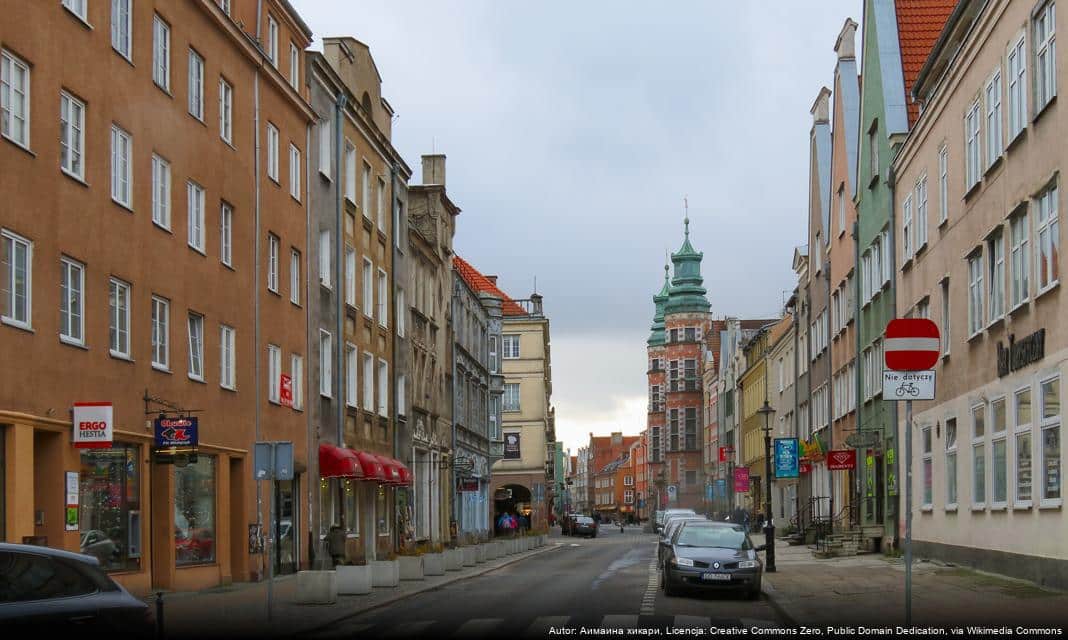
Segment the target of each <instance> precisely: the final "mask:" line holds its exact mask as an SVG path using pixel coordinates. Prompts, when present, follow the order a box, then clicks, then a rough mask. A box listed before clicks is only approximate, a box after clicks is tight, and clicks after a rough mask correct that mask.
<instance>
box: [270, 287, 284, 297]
mask: <svg viewBox="0 0 1068 640" xmlns="http://www.w3.org/2000/svg"><path fill="white" fill-rule="evenodd" d="M267 293H271V294H274V296H275V297H276V298H281V297H282V294H280V293H278V290H277V289H272V288H270V287H267Z"/></svg>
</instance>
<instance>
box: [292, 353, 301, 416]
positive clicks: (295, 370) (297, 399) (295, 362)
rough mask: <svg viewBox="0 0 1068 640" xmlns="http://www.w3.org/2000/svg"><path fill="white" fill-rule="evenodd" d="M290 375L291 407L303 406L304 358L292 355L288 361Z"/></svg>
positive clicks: (299, 407) (298, 407)
mask: <svg viewBox="0 0 1068 640" xmlns="http://www.w3.org/2000/svg"><path fill="white" fill-rule="evenodd" d="M289 371H290V376H291V377H292V379H293V408H294V409H303V408H304V358H303V357H302V356H298V355H293V356H291V358H290V361H289Z"/></svg>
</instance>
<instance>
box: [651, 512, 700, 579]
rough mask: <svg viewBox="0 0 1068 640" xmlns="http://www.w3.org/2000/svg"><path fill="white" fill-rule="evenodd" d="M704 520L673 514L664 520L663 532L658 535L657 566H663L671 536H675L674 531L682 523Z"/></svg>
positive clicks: (697, 517)
mask: <svg viewBox="0 0 1068 640" xmlns="http://www.w3.org/2000/svg"><path fill="white" fill-rule="evenodd" d="M705 519H707V518H705V516H688V515H681V514H673V515H672V517H670V518H668V520H665V521H664V530H663V532H662V533H661V534H660V541H659V543H658V544H657V566H663V561H664V556H665V555H666V553H668V549H669V548H670V547H671V536H672V535H674V534H675V530H676V529H678V527H679V526H680V525H681V524H682V522H688V521H692V520H705Z"/></svg>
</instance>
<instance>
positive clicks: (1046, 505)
mask: <svg viewBox="0 0 1068 640" xmlns="http://www.w3.org/2000/svg"><path fill="white" fill-rule="evenodd" d="M1062 503H1063V500H1061V499H1060V498H1054V499H1052V500H1042V501H1040V502H1039V503H1038V509H1039V511H1045V510H1047V509H1049V510H1053V509H1057V510H1059V509H1060V508H1061V505H1062Z"/></svg>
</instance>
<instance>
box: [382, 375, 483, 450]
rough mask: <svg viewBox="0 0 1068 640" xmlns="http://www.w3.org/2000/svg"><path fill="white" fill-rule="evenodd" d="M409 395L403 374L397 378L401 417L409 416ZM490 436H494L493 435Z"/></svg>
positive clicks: (398, 410)
mask: <svg viewBox="0 0 1068 640" xmlns="http://www.w3.org/2000/svg"><path fill="white" fill-rule="evenodd" d="M407 393H408V376H406V375H404V374H403V373H402V374H400V375H399V376H397V415H399V416H404V415H408V403H407V395H406V394H407ZM494 418H496V416H492V415H491V416H490V420H491V421H492V420H494ZM490 435H491V436H492V435H493V434H492V433H491V434H490Z"/></svg>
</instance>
